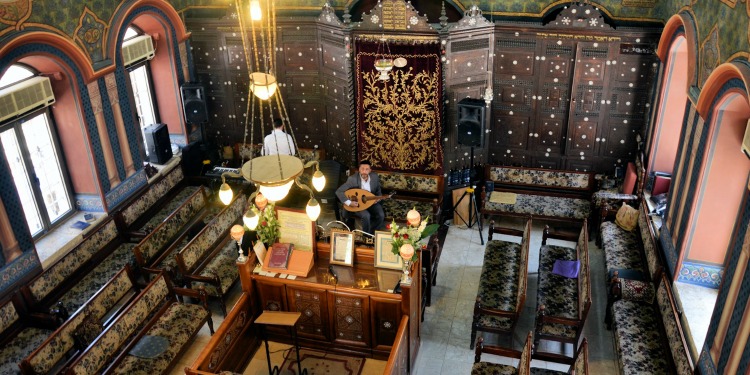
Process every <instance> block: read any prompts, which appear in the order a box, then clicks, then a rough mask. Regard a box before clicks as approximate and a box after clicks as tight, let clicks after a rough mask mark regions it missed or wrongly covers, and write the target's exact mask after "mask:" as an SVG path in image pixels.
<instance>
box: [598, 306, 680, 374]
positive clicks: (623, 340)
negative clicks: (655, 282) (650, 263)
mask: <svg viewBox="0 0 750 375" xmlns="http://www.w3.org/2000/svg"><path fill="white" fill-rule="evenodd" d="M612 314H613V317H614V321H615V342H616V343H617V345H618V346H619V347H618V348H617V350H616V352H618V354H619V359H620V369H621V370H622V371H621V374H622V375H629V374H670V373H671V371H670V365H669V364H668V362H667V358H669V353H667V352H665V350H664V346H663V344H662V342H663V341H664V339H663V338H662V335H661V333H660V329H659V324H658V322H657V320H656V319H658V317H659V315H658V314H657V312H656V311H655V310H654V308H653V307H652V306H651V305H646V304H643V303H640V302H634V301H627V300H619V301H616V302H615V303H614V304H613V305H612Z"/></svg>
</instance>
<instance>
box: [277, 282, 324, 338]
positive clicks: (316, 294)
mask: <svg viewBox="0 0 750 375" xmlns="http://www.w3.org/2000/svg"><path fill="white" fill-rule="evenodd" d="M326 296H327V294H326V291H325V290H322V289H311V288H303V287H299V286H287V297H288V300H289V310H290V311H299V312H301V313H302V316H301V317H300V319H299V322H298V323H297V333H298V334H299V336H300V337H309V338H313V339H316V340H321V341H330V339H329V331H330V330H329V320H328V317H329V315H328V300H327V298H326Z"/></svg>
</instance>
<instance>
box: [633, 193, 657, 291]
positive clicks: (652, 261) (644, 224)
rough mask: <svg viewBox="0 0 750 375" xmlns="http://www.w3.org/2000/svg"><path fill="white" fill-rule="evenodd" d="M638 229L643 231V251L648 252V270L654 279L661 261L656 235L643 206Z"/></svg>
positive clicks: (639, 213)
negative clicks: (653, 234)
mask: <svg viewBox="0 0 750 375" xmlns="http://www.w3.org/2000/svg"><path fill="white" fill-rule="evenodd" d="M638 229H639V230H640V233H641V243H643V251H644V252H645V253H646V263H647V264H648V270H649V272H651V278H652V279H653V278H654V277H655V276H656V273H657V272H658V271H659V270H660V269H661V262H660V261H659V254H657V253H656V244H655V243H654V237H653V236H652V235H651V228H650V224H649V219H648V217H647V216H646V210H644V208H643V207H642V208H641V209H640V210H638Z"/></svg>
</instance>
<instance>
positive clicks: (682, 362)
mask: <svg viewBox="0 0 750 375" xmlns="http://www.w3.org/2000/svg"><path fill="white" fill-rule="evenodd" d="M664 280H665V279H662V281H661V283H659V289H658V290H657V291H656V301H657V303H658V305H659V311H660V312H661V319H662V322H663V323H664V329H665V330H666V333H667V341H668V342H669V349H670V351H671V352H672V359H673V360H674V364H675V366H676V367H677V373H678V374H692V373H693V369H692V368H691V366H690V358H688V353H687V351H686V350H685V347H684V346H683V344H682V340H683V336H682V328H681V327H680V323H679V322H678V321H677V319H676V315H675V314H676V311H674V309H672V303H671V299H670V297H669V294H670V293H669V292H668V291H667V288H669V286H668V285H667V284H665V283H664Z"/></svg>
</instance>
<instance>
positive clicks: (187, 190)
mask: <svg viewBox="0 0 750 375" xmlns="http://www.w3.org/2000/svg"><path fill="white" fill-rule="evenodd" d="M197 190H198V186H185V187H184V188H182V189H181V190H180V191H179V192H178V193H177V194H175V196H174V197H172V199H170V200H169V202H166V203H165V204H164V206H162V207H161V209H160V210H159V211H158V212H157V213H156V214H154V216H152V217H151V219H149V220H148V221H147V222H146V223H145V224H143V225H142V226H141V227H140V228H133V229H141V228H156V227H157V226H158V225H159V224H161V222H162V221H164V219H166V218H167V217H168V216H169V215H170V214H172V212H174V211H175V210H176V209H177V208H179V207H180V205H182V204H183V203H185V201H186V200H187V199H188V198H190V196H191V195H193V194H194V193H195V192H196V191H197ZM160 198H161V197H160Z"/></svg>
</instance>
